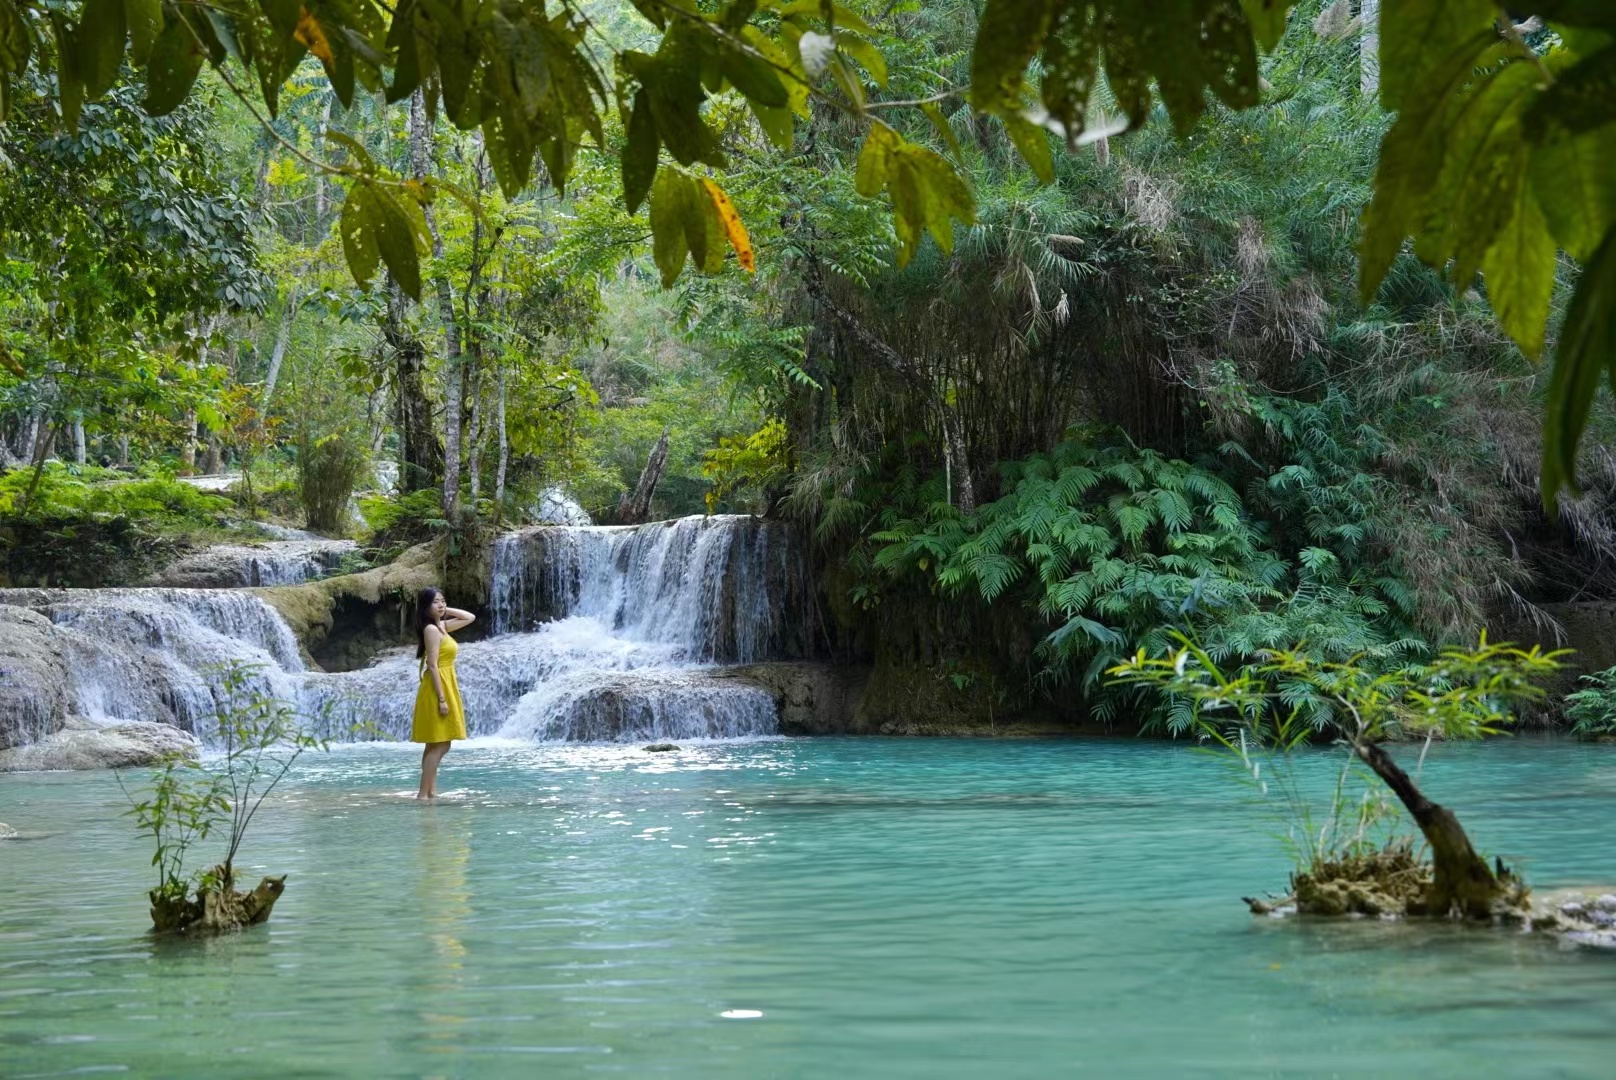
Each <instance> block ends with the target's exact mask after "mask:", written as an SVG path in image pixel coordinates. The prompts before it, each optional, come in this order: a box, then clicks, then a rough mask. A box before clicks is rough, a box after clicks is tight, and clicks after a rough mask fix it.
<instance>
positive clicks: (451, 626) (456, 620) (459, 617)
mask: <svg viewBox="0 0 1616 1080" xmlns="http://www.w3.org/2000/svg"><path fill="white" fill-rule="evenodd" d="M476 621H477V616H475V615H473V614H472V613H471V612H469V611H461V610H460V609H459V608H453V607H452V608H444V609H443V625H444V628H445V629H448V630H450V631H454V630H459V629H460V628H461V627H462V626H470V625H471V624H472V623H474V622H476Z"/></svg>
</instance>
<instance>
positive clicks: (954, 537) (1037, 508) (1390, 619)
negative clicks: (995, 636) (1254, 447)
mask: <svg viewBox="0 0 1616 1080" xmlns="http://www.w3.org/2000/svg"><path fill="white" fill-rule="evenodd" d="M1275 475H1276V476H1277V475H1280V474H1275ZM1001 486H1002V488H1003V490H1004V491H1005V494H1004V495H1003V496H1001V497H1000V498H998V499H996V500H994V501H993V502H990V503H987V504H985V505H983V506H982V507H980V508H979V509H978V510H977V511H976V512H974V513H969V514H967V513H962V512H961V511H960V510H959V509H958V508H957V507H956V506H953V505H951V504H950V503H948V502H946V501H943V500H940V499H938V500H934V501H932V502H930V503H929V504H925V505H920V506H918V509H916V508H915V507H914V506H911V507H904V506H897V507H894V508H892V509H889V510H888V511H886V512H885V513H884V514H883V515H882V524H883V527H882V528H881V529H879V530H877V531H874V532H872V533H871V534H870V537H869V540H870V542H871V546H872V549H873V550H872V551H871V554H870V563H869V565H870V569H871V571H872V574H873V579H872V580H873V582H874V583H875V585H876V587H879V584H880V583H881V581H882V580H893V579H898V578H902V577H905V576H911V575H918V576H920V577H922V578H924V579H925V580H926V581H927V582H928V584H929V585H930V587H931V588H933V589H934V590H935V591H936V592H937V593H938V594H939V595H940V596H942V597H944V598H945V599H948V600H953V601H959V600H963V601H967V602H975V603H981V604H987V605H993V604H1014V605H1016V606H1018V607H1020V608H1022V609H1024V610H1025V611H1026V612H1027V613H1028V615H1029V617H1031V618H1034V619H1036V620H1037V621H1038V622H1039V624H1040V625H1042V626H1043V627H1044V628H1045V630H1046V635H1045V636H1044V638H1043V639H1042V641H1041V643H1040V644H1039V645H1038V647H1037V654H1038V656H1039V658H1040V659H1041V661H1042V663H1043V674H1042V677H1043V678H1044V679H1045V680H1046V681H1048V682H1052V683H1056V684H1062V685H1071V686H1073V687H1075V688H1076V689H1078V690H1080V691H1081V692H1082V693H1083V694H1084V695H1085V697H1086V698H1087V699H1088V701H1089V704H1090V710H1091V713H1092V715H1093V716H1094V717H1095V718H1096V719H1098V720H1101V721H1103V722H1107V723H1110V722H1113V721H1116V720H1117V719H1119V718H1120V717H1122V716H1123V715H1130V716H1143V717H1145V718H1146V726H1160V727H1164V728H1165V729H1166V730H1169V731H1172V732H1174V733H1180V732H1183V731H1185V730H1188V729H1189V728H1190V726H1191V721H1192V717H1191V716H1190V715H1189V713H1188V712H1187V710H1186V708H1185V707H1184V703H1182V702H1178V701H1175V700H1173V699H1171V698H1160V697H1158V696H1156V695H1154V694H1141V693H1139V691H1138V690H1137V689H1136V688H1133V687H1123V688H1118V687H1112V686H1108V685H1107V684H1106V680H1105V678H1104V673H1105V672H1106V671H1107V670H1108V669H1109V668H1111V667H1113V666H1114V665H1116V664H1117V663H1119V662H1120V661H1121V660H1122V659H1123V658H1125V657H1127V656H1130V655H1133V654H1134V653H1136V652H1138V651H1139V650H1141V649H1143V650H1145V651H1146V652H1147V653H1150V654H1157V653H1160V652H1162V651H1165V650H1166V649H1167V648H1168V647H1169V646H1170V645H1171V643H1172V640H1173V635H1174V634H1175V633H1182V632H1193V633H1194V634H1196V636H1197V637H1198V639H1199V640H1201V641H1202V642H1204V643H1205V647H1206V649H1207V651H1208V653H1209V654H1210V655H1212V656H1214V657H1216V658H1217V660H1218V661H1219V662H1220V663H1224V664H1232V665H1236V666H1238V665H1240V664H1242V663H1246V662H1254V661H1256V660H1257V659H1259V658H1260V657H1261V656H1262V655H1264V654H1265V653H1266V652H1267V651H1269V650H1272V649H1276V648H1288V647H1291V646H1292V645H1294V644H1296V643H1297V642H1301V643H1302V644H1301V645H1300V646H1298V647H1299V648H1301V649H1303V650H1304V651H1305V652H1306V653H1307V654H1308V655H1310V656H1313V657H1316V658H1318V659H1320V660H1344V659H1346V658H1347V657H1350V656H1359V657H1364V658H1366V659H1367V661H1368V662H1372V663H1379V664H1382V665H1387V666H1395V665H1399V664H1403V663H1407V662H1411V661H1413V660H1416V659H1417V658H1418V657H1420V656H1421V655H1422V654H1424V653H1425V652H1426V651H1427V650H1428V649H1429V642H1428V641H1427V639H1426V638H1425V637H1423V636H1422V635H1421V634H1420V633H1419V631H1418V630H1417V629H1416V628H1415V626H1414V617H1415V612H1414V609H1413V592H1412V590H1411V589H1410V588H1409V587H1408V586H1407V585H1406V583H1404V582H1403V581H1402V579H1401V578H1400V577H1399V576H1397V575H1396V574H1388V573H1386V572H1384V569H1383V568H1376V567H1373V566H1371V565H1368V564H1367V563H1366V562H1365V560H1364V559H1363V558H1362V557H1361V548H1360V547H1359V542H1360V541H1361V537H1360V536H1358V535H1357V534H1356V533H1355V532H1353V531H1348V532H1346V533H1342V532H1340V531H1338V530H1326V531H1323V533H1322V535H1319V536H1317V537H1313V538H1310V540H1311V542H1309V543H1308V544H1306V545H1305V546H1299V547H1298V546H1292V545H1289V544H1286V543H1284V542H1283V541H1285V540H1286V539H1288V538H1287V537H1286V536H1285V535H1284V533H1283V531H1282V530H1279V529H1276V528H1274V526H1273V524H1272V523H1271V522H1268V521H1264V520H1261V519H1259V518H1256V517H1254V516H1253V515H1252V513H1251V511H1250V508H1249V507H1248V506H1247V504H1246V502H1245V501H1244V500H1243V499H1242V497H1241V495H1240V493H1239V492H1238V491H1237V490H1236V488H1235V487H1234V486H1232V485H1231V483H1230V482H1229V481H1228V480H1227V479H1225V478H1224V477H1223V476H1221V475H1220V474H1219V473H1218V472H1217V471H1215V470H1214V469H1213V468H1210V467H1208V465H1206V464H1192V463H1190V462H1187V461H1184V460H1181V459H1174V458H1168V457H1166V456H1164V455H1163V454H1161V453H1159V452H1157V451H1155V450H1151V449H1140V448H1136V447H1133V446H1131V445H1129V444H1127V443H1126V442H1125V441H1123V440H1120V439H1118V438H1117V437H1116V436H1115V435H1114V434H1113V435H1111V436H1110V437H1109V438H1106V437H1104V436H1101V437H1098V438H1087V439H1085V438H1073V439H1069V440H1067V441H1065V442H1062V443H1060V444H1059V445H1058V446H1057V447H1056V448H1055V449H1054V451H1053V452H1051V453H1050V454H1047V455H1046V454H1039V455H1033V456H1031V457H1029V458H1027V459H1024V460H1022V461H1018V462H1013V463H1009V464H1007V465H1005V466H1004V467H1003V469H1002V479H1001ZM932 493H933V494H935V493H936V492H935V490H934V491H933V492H932ZM916 494H917V495H918V496H920V498H922V499H923V498H924V497H925V495H926V494H928V493H927V492H925V491H924V490H920V491H917V492H916ZM906 511H907V512H906ZM1276 541H1279V542H1278V543H1276ZM1307 696H1308V695H1307V694H1306V692H1305V690H1300V689H1299V690H1298V705H1299V707H1301V708H1302V709H1303V711H1304V712H1306V711H1307V708H1306V704H1307V703H1306V698H1307ZM1318 708H1319V709H1320V710H1321V712H1320V717H1319V719H1320V723H1321V724H1322V722H1323V714H1322V710H1323V709H1324V708H1325V706H1324V705H1323V703H1319V705H1318Z"/></svg>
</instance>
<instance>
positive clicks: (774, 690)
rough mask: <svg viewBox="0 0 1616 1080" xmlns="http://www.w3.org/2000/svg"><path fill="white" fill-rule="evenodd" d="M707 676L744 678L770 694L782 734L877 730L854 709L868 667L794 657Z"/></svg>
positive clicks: (735, 668) (865, 680)
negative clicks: (862, 724)
mask: <svg viewBox="0 0 1616 1080" xmlns="http://www.w3.org/2000/svg"><path fill="white" fill-rule="evenodd" d="M711 677H712V678H713V679H715V680H727V679H733V680H736V681H738V682H743V683H747V684H749V685H751V686H756V687H758V688H759V689H761V690H764V691H766V692H767V693H769V694H771V695H773V697H774V703H775V709H776V710H777V711H778V713H779V718H780V721H779V722H780V734H782V735H869V734H875V733H876V731H875V730H874V729H869V730H866V729H864V728H863V727H862V726H861V720H860V717H859V715H858V711H859V710H858V704H859V700H860V699H861V698H862V697H863V694H864V686H865V684H866V683H867V682H868V681H869V672H868V671H866V670H864V669H862V668H847V667H837V666H832V665H830V664H819V663H814V662H812V661H808V660H793V661H780V662H777V663H761V664H741V665H738V666H735V667H723V668H718V669H717V670H715V671H713V672H712V673H711Z"/></svg>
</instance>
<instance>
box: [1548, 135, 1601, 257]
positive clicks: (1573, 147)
mask: <svg viewBox="0 0 1616 1080" xmlns="http://www.w3.org/2000/svg"><path fill="white" fill-rule="evenodd" d="M1612 162H1616V125H1612V126H1610V127H1605V128H1601V129H1600V130H1598V131H1590V132H1588V133H1587V134H1585V135H1576V136H1572V135H1566V134H1564V133H1561V134H1560V135H1558V136H1557V137H1554V138H1551V139H1549V140H1548V141H1547V142H1545V143H1543V144H1542V145H1541V146H1539V147H1538V148H1537V151H1536V152H1535V153H1534V154H1533V155H1532V186H1533V188H1534V189H1535V190H1536V192H1537V201H1538V205H1539V206H1541V207H1542V209H1543V214H1544V216H1545V217H1546V218H1547V219H1548V222H1549V228H1550V229H1551V230H1552V231H1553V232H1554V238H1555V239H1556V240H1558V241H1559V242H1560V246H1561V247H1563V248H1565V249H1566V251H1568V252H1569V253H1570V254H1571V256H1572V257H1573V258H1575V259H1578V260H1580V261H1583V262H1586V261H1587V260H1588V259H1589V258H1591V257H1592V256H1593V253H1594V251H1595V249H1597V248H1598V247H1599V244H1600V241H1602V240H1603V239H1604V237H1605V234H1606V233H1607V232H1609V231H1610V229H1611V228H1612V226H1616V169H1612V168H1611V163H1612Z"/></svg>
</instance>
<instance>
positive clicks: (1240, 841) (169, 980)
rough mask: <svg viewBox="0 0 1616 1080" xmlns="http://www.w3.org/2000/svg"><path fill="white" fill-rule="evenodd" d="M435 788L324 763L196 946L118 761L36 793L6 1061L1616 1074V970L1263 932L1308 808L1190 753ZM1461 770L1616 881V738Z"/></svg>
mask: <svg viewBox="0 0 1616 1080" xmlns="http://www.w3.org/2000/svg"><path fill="white" fill-rule="evenodd" d="M1337 760H1338V759H1336V758H1335V757H1333V756H1331V757H1328V758H1326V757H1325V756H1322V755H1320V756H1317V757H1315V758H1312V759H1309V760H1308V761H1307V762H1306V763H1305V765H1304V773H1305V774H1306V776H1307V778H1308V780H1309V782H1313V783H1325V782H1327V778H1328V776H1329V775H1330V774H1331V773H1332V772H1333V769H1334V767H1335V765H1336V763H1337ZM415 769H416V757H415V754H414V752H413V750H412V749H411V748H409V747H394V746H374V745H371V746H356V747H340V748H337V749H335V750H334V751H332V752H331V753H330V754H329V755H325V756H323V757H320V758H315V759H310V760H309V761H308V762H307V764H306V765H303V766H300V767H299V769H298V771H297V773H296V775H295V777H294V780H293V781H292V782H290V783H289V784H288V785H287V786H286V787H285V788H284V789H283V791H282V792H281V793H278V794H277V796H276V797H275V798H274V799H273V800H272V803H271V805H269V806H268V807H266V810H265V812H264V814H263V815H262V819H261V825H259V826H258V827H256V830H255V832H254V833H253V834H252V835H251V836H250V837H249V840H248V843H247V846H246V849H245V851H244V853H243V855H244V862H245V864H246V865H247V866H249V867H251V868H252V869H251V870H250V871H248V873H250V874H251V875H252V877H253V879H254V880H256V876H257V873H258V872H259V871H260V870H268V871H273V872H276V873H281V872H285V873H287V874H288V875H289V877H288V888H287V892H286V895H285V897H284V898H283V899H282V901H281V903H280V904H279V906H278V907H277V908H276V911H275V916H274V918H273V920H272V921H271V923H270V924H269V925H267V926H264V927H260V928H257V929H255V930H252V931H249V932H246V933H243V934H241V935H237V936H231V937H227V938H223V939H219V940H213V941H181V942H157V941H154V940H152V939H150V938H149V937H147V936H146V934H145V928H146V925H147V920H146V914H145V911H144V907H143V895H142V894H143V890H144V889H145V888H147V887H148V884H149V874H150V872H151V871H150V869H149V868H148V866H147V862H148V860H149V858H150V851H149V850H148V849H146V848H145V847H144V846H143V844H142V843H141V842H140V841H139V840H138V839H137V838H136V837H135V836H134V833H133V829H132V826H131V825H130V823H129V822H128V820H127V819H125V818H122V817H120V816H119V814H120V811H121V810H122V809H123V807H124V803H123V801H122V795H121V794H120V792H119V789H118V787H117V785H116V783H115V782H114V780H113V778H112V777H111V776H110V775H104V774H34V775H13V776H0V821H4V822H7V823H9V824H10V825H12V826H13V827H15V828H17V829H20V830H22V832H23V834H24V839H21V840H14V841H6V842H0V913H3V914H0V1075H4V1076H7V1077H25V1076H55V1075H65V1074H69V1073H78V1072H95V1071H110V1072H123V1073H126V1074H130V1075H140V1076H164V1077H222V1076H259V1075H266V1076H267V1075H274V1076H277V1077H294V1076H296V1077H326V1076H330V1077H345V1076H399V1077H407V1076H420V1077H436V1076H444V1077H457V1076H467V1077H469V1076H479V1077H484V1076H491V1077H504V1076H511V1077H527V1076H536V1075H543V1076H546V1077H570V1076H628V1077H679V1078H684V1077H689V1078H704V1080H705V1078H731V1077H733V1078H747V1080H756V1078H764V1077H803V1078H810V1077H834V1078H837V1080H854V1078H864V1077H870V1078H875V1077H881V1078H886V1077H909V1076H913V1077H927V1078H956V1077H958V1078H976V1077H992V1078H1001V1077H1028V1078H1032V1077H1038V1078H1043V1077H1055V1076H1095V1077H1106V1078H1114V1077H1194V1076H1208V1077H1211V1076H1218V1077H1225V1076H1226V1077H1266V1076H1276V1077H1277V1076H1307V1077H1316V1076H1340V1077H1376V1076H1421V1077H1446V1076H1453V1077H1467V1078H1468V1077H1477V1076H1528V1075H1530V1076H1542V1077H1610V1076H1612V1075H1616V955H1608V954H1602V953H1593V952H1585V951H1577V950H1573V949H1570V948H1566V947H1562V946H1559V945H1556V944H1555V943H1553V942H1549V941H1544V940H1539V939H1536V938H1530V937H1523V936H1520V935H1515V934H1509V933H1503V932H1492V931H1476V930H1471V929H1466V928H1460V927H1447V926H1436V927H1431V926H1408V925H1400V924H1391V923H1377V922H1367V921H1358V922H1339V923H1328V924H1324V923H1306V924H1302V923H1296V922H1294V921H1284V920H1270V919H1253V918H1252V917H1251V916H1250V915H1248V914H1247V913H1246V911H1245V908H1244V906H1243V905H1242V904H1241V903H1240V899H1239V898H1240V896H1241V895H1243V894H1251V893H1252V892H1254V891H1257V890H1262V889H1265V888H1277V887H1279V886H1280V885H1282V884H1283V881H1284V877H1285V874H1286V870H1287V861H1286V856H1285V854H1284V852H1283V850H1282V848H1281V847H1280V845H1279V843H1278V842H1277V841H1276V840H1275V839H1274V837H1273V835H1272V833H1273V828H1274V823H1273V821H1272V819H1271V817H1270V816H1269V815H1268V813H1266V812H1265V811H1264V809H1263V808H1262V807H1260V806H1258V805H1255V804H1254V803H1253V802H1252V796H1251V794H1250V793H1249V792H1248V791H1247V790H1246V789H1245V788H1243V787H1242V786H1240V785H1239V784H1238V783H1237V782H1235V781H1234V780H1233V779H1232V777H1231V773H1230V770H1229V769H1228V768H1227V767H1226V766H1225V765H1223V764H1221V763H1218V762H1216V761H1211V760H1208V759H1207V758H1206V756H1205V755H1202V754H1199V753H1197V752H1195V751H1194V750H1192V749H1190V748H1187V747H1184V746H1181V745H1163V744H1157V743H1149V742H1141V741H1131V740H1084V741H1070V742H1054V741H1049V742H1045V741H1036V742H1017V741H1000V742H989V741H964V740H936V741H929V740H881V739H870V740H843V739H825V740H764V741H757V742H742V743H714V744H708V745H702V746H695V747H687V748H686V749H685V750H683V751H682V752H680V753H677V754H666V755H656V754H647V753H645V752H643V751H641V750H640V749H638V748H635V747H607V746H577V745H572V746H569V745H514V744H508V745H496V744H486V745H472V746H469V747H463V748H459V749H457V750H456V751H455V752H454V753H453V754H451V755H450V757H449V759H448V761H447V763H446V766H445V770H446V771H445V774H444V784H443V786H444V788H445V790H447V791H448V792H450V793H451V794H450V797H449V798H447V799H445V800H444V801H442V802H440V803H438V804H437V805H430V806H421V805H417V804H416V803H415V802H414V801H413V800H412V799H409V798H407V797H404V796H405V793H407V792H409V791H411V790H413V787H414V783H415ZM1424 780H1425V782H1426V783H1427V785H1428V787H1429V789H1430V791H1431V792H1432V794H1433V795H1434V796H1435V797H1437V798H1439V799H1441V800H1442V801H1444V802H1446V803H1448V804H1449V805H1451V806H1453V807H1454V808H1455V809H1456V810H1457V811H1458V812H1459V814H1460V816H1461V818H1462V820H1464V821H1465V822H1466V824H1467V825H1468V826H1469V828H1470V829H1471V832H1472V835H1473V836H1474V838H1475V839H1476V841H1477V843H1478V844H1479V845H1480V846H1482V847H1483V848H1485V849H1486V850H1487V851H1488V852H1489V853H1498V854H1502V855H1504V856H1505V857H1506V858H1513V859H1516V860H1517V861H1519V862H1520V863H1522V864H1523V865H1524V867H1525V869H1526V871H1527V873H1528V875H1529V877H1530V878H1531V879H1532V881H1533V882H1534V883H1535V884H1536V885H1538V886H1539V887H1552V886H1559V885H1575V884H1584V883H1591V882H1616V747H1599V746H1581V745H1574V744H1570V743H1561V742H1549V741H1537V740H1512V741H1500V742H1495V743H1491V744H1488V745H1484V746H1460V747H1440V748H1438V749H1437V750H1436V751H1434V752H1433V754H1432V756H1431V759H1430V760H1429V761H1428V762H1427V763H1426V765H1425V769H1424Z"/></svg>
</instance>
